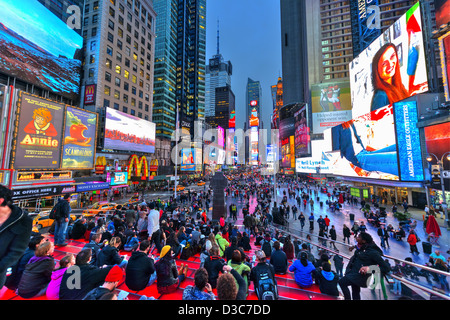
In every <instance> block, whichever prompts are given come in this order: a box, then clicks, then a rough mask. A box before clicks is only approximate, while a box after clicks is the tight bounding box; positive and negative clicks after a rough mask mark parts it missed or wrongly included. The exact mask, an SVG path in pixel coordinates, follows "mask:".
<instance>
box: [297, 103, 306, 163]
mask: <svg viewBox="0 0 450 320" xmlns="http://www.w3.org/2000/svg"><path fill="white" fill-rule="evenodd" d="M294 123H295V133H294V148H293V151H294V154H295V157H300V156H302V155H304V154H308V153H309V128H308V123H307V118H306V104H305V105H303V106H302V107H300V109H298V110H297V111H295V113H294Z"/></svg>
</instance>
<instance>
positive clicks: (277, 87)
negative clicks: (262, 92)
mask: <svg viewBox="0 0 450 320" xmlns="http://www.w3.org/2000/svg"><path fill="white" fill-rule="evenodd" d="M271 89H272V102H273V114H272V123H271V128H272V129H279V122H280V119H279V111H280V109H281V107H283V80H282V79H281V77H278V81H277V84H274V85H273V86H272V87H271Z"/></svg>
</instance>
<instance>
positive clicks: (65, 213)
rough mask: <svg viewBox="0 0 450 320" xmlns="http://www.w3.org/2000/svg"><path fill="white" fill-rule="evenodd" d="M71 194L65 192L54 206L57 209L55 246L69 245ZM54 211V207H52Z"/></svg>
mask: <svg viewBox="0 0 450 320" xmlns="http://www.w3.org/2000/svg"><path fill="white" fill-rule="evenodd" d="M70 199H71V197H70V194H65V195H64V197H63V199H59V200H58V203H57V204H56V205H55V207H54V211H55V246H59V247H63V246H67V242H66V230H67V226H68V225H69V216H70V211H71V208H70ZM52 211H53V209H52Z"/></svg>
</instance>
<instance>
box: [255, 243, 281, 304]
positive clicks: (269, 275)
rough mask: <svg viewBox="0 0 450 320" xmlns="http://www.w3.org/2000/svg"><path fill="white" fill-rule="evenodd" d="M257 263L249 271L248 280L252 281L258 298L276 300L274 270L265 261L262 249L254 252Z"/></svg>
mask: <svg viewBox="0 0 450 320" xmlns="http://www.w3.org/2000/svg"><path fill="white" fill-rule="evenodd" d="M256 259H257V260H258V264H257V265H256V266H254V267H253V268H252V270H251V271H250V281H253V284H254V287H255V292H256V295H257V296H258V300H278V289H277V281H276V279H275V270H274V268H273V266H272V265H271V264H268V263H267V262H266V254H265V253H264V251H262V250H258V251H257V252H256Z"/></svg>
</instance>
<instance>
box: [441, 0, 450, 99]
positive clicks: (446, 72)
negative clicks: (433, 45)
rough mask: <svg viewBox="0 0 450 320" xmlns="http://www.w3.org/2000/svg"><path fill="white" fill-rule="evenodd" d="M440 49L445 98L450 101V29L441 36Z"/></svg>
mask: <svg viewBox="0 0 450 320" xmlns="http://www.w3.org/2000/svg"><path fill="white" fill-rule="evenodd" d="M448 3H450V0H449V1H448ZM439 51H440V56H441V70H442V83H443V84H444V93H445V100H447V101H450V31H449V32H447V33H446V34H444V35H443V36H442V37H440V38H439Z"/></svg>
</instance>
